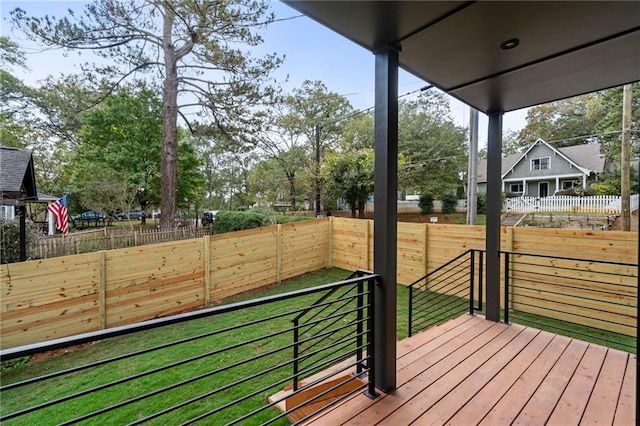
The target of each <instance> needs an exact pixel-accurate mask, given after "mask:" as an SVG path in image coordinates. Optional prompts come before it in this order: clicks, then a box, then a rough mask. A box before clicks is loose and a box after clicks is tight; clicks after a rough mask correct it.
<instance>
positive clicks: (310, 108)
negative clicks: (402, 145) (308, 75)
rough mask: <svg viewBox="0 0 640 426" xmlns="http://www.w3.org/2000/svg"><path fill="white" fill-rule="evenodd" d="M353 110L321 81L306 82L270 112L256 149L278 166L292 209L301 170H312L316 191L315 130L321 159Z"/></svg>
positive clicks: (317, 178)
mask: <svg viewBox="0 0 640 426" xmlns="http://www.w3.org/2000/svg"><path fill="white" fill-rule="evenodd" d="M351 111H352V107H351V105H350V104H349V102H348V101H347V100H346V99H345V98H344V97H342V96H340V95H338V94H336V93H333V92H330V91H328V90H327V87H326V86H325V85H324V84H323V83H322V82H320V81H309V80H307V81H305V82H303V84H302V86H301V87H300V88H297V89H295V90H294V91H293V93H292V94H290V95H288V96H286V97H285V98H284V99H283V100H282V102H281V103H280V104H279V105H276V106H275V107H274V109H273V116H272V119H271V127H270V129H269V130H268V131H267V132H265V133H264V134H263V137H261V138H260V142H259V146H260V148H261V149H262V150H263V151H264V153H265V154H266V156H267V157H268V158H274V159H276V160H277V161H278V163H279V164H280V165H281V167H282V169H283V171H284V172H285V174H286V176H287V179H288V180H289V188H290V194H289V195H290V203H291V205H292V206H293V207H295V203H296V198H297V196H298V194H297V193H296V188H297V186H298V185H297V182H296V178H297V177H299V175H300V173H301V172H302V171H308V170H311V171H312V173H311V175H312V178H313V180H314V185H315V186H316V189H317V187H318V185H319V164H318V162H317V161H316V160H315V153H316V129H317V128H318V126H319V131H320V134H319V136H320V137H319V144H318V145H319V146H318V149H319V151H320V152H319V154H320V158H322V157H323V156H324V155H325V153H326V152H328V151H329V150H330V149H332V148H333V147H334V146H335V144H336V143H337V141H338V138H339V135H340V129H341V122H342V119H343V118H344V117H346V116H348V115H349V114H350V113H351Z"/></svg>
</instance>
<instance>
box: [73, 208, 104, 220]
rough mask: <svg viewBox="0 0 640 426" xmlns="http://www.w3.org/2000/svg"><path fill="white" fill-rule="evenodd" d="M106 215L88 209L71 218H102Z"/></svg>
mask: <svg viewBox="0 0 640 426" xmlns="http://www.w3.org/2000/svg"><path fill="white" fill-rule="evenodd" d="M106 217H107V216H106V215H105V214H104V213H101V212H100V213H99V212H94V211H91V210H90V211H88V212H84V213H81V214H77V215H74V216H71V220H72V221H74V220H104V219H105V218H106Z"/></svg>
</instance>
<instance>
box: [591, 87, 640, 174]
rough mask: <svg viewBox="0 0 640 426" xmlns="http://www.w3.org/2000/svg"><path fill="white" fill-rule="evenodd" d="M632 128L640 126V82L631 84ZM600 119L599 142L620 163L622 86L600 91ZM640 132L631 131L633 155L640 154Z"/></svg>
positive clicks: (614, 161)
mask: <svg viewBox="0 0 640 426" xmlns="http://www.w3.org/2000/svg"><path fill="white" fill-rule="evenodd" d="M631 92H632V94H631V100H632V103H631V129H638V127H639V126H640V83H634V84H632V85H631ZM596 108H597V109H598V115H599V116H600V120H599V121H598V123H597V124H596V130H595V131H596V132H597V133H598V134H599V136H598V142H600V145H601V151H602V153H603V154H604V155H605V156H606V157H607V158H608V159H609V160H611V161H612V162H613V163H614V164H620V152H621V145H622V132H621V129H622V124H621V123H622V87H614V88H612V89H607V90H603V91H602V92H600V93H599V96H598V102H597V103H596ZM639 139H640V132H638V131H635V132H634V131H632V132H631V147H632V149H633V152H632V154H631V157H632V158H634V157H637V155H638V154H640V150H639V149H638V140H639Z"/></svg>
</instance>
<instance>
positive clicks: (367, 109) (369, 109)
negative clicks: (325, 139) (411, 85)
mask: <svg viewBox="0 0 640 426" xmlns="http://www.w3.org/2000/svg"><path fill="white" fill-rule="evenodd" d="M432 87H433V86H432V85H431V84H429V85H427V86H423V87H421V88H419V89H416V90H412V91H410V92H407V93H403V94H402V95H400V96H398V99H401V98H404V97H406V96H410V95H413V94H415V93H418V92H424V91H427V90H429V89H431V88H432ZM375 107H376V106H375V105H373V106H370V107H369V108H365V109H361V110H358V111H356V112H353V113H351V114H349V115H345V116H344V117H340V118H337V119H335V120H334V121H331V122H329V123H325V125H329V124H336V123H339V122H340V121H343V120H347V119H349V118H351V117H355V116H356V115H358V114H364V113H367V112H369V111H372V110H373V109H374V108H375Z"/></svg>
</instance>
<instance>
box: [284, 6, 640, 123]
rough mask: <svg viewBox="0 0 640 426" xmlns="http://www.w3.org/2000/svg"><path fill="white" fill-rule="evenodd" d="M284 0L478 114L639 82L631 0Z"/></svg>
mask: <svg viewBox="0 0 640 426" xmlns="http://www.w3.org/2000/svg"><path fill="white" fill-rule="evenodd" d="M284 2H285V3H286V4H288V5H290V6H291V7H293V8H295V9H297V10H299V11H300V12H302V13H304V14H305V15H307V16H309V17H310V18H312V19H314V20H316V21H318V22H320V23H321V24H323V25H325V26H327V27H329V28H331V29H332V30H334V31H336V32H337V33H338V34H341V35H342V36H344V37H346V38H348V39H349V40H351V41H353V42H355V43H357V44H359V45H360V46H362V47H364V48H366V49H368V50H369V51H371V52H376V51H377V50H378V49H380V48H381V47H383V46H386V45H392V46H397V47H398V48H399V50H400V53H399V61H400V66H401V67H402V68H404V69H405V70H407V71H409V72H411V73H413V74H414V75H416V76H417V77H419V78H422V79H424V80H425V81H427V82H429V83H431V84H433V85H434V86H436V87H438V88H440V89H442V90H443V91H445V92H446V93H448V94H450V95H452V96H454V97H456V98H458V99H460V100H461V101H463V102H464V103H466V104H468V105H471V106H473V107H474V108H476V109H478V110H480V111H483V112H485V113H490V112H499V111H504V112H506V111H511V110H515V109H520V108H524V107H529V106H532V105H538V104H541V103H546V102H551V101H554V100H558V99H563V98H567V97H571V96H575V95H580V94H584V93H589V92H593V91H596V90H601V89H605V88H609V87H614V86H619V85H622V84H626V83H631V82H634V81H638V80H640V49H638V46H640V2H638V1H635V2H629V1H588V2H585V1H554V2H531V1H511V2H499V1H305V0H284ZM514 39H515V40H517V42H513V43H511V45H514V44H516V43H517V44H516V46H515V47H514V48H512V49H504V48H503V47H501V45H503V44H505V43H506V42H508V41H510V40H514ZM345 66H348V64H345Z"/></svg>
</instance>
